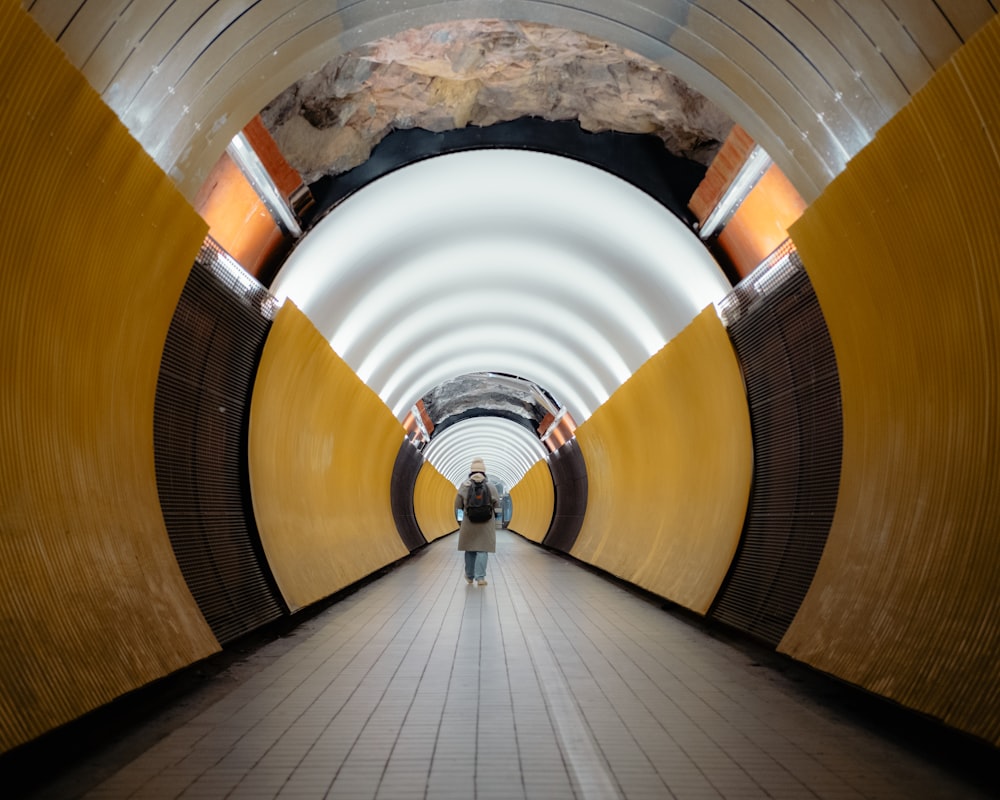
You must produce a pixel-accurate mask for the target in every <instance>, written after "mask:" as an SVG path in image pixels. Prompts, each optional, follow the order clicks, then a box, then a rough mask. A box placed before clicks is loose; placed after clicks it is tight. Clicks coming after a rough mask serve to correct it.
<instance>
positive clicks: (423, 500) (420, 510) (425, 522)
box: [413, 461, 458, 542]
mask: <svg viewBox="0 0 1000 800" xmlns="http://www.w3.org/2000/svg"><path fill="white" fill-rule="evenodd" d="M413 508H414V511H415V513H416V517H417V525H418V526H419V527H420V532H421V533H422V534H423V535H424V538H425V539H426V540H427V541H428V542H432V541H434V540H435V539H440V538H441V537H442V536H444V535H445V534H448V533H452V532H453V531H456V530H458V520H456V519H455V484H453V483H452V482H451V481H449V480H448V479H447V478H446V477H445V476H444V475H442V474H441V473H440V472H438V471H437V468H436V467H435V466H434V465H433V464H431V463H430V462H429V461H425V462H424V465H423V466H422V467H421V468H420V472H418V473H417V483H416V486H414V487H413Z"/></svg>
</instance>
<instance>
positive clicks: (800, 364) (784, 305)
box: [709, 244, 843, 645]
mask: <svg viewBox="0 0 1000 800" xmlns="http://www.w3.org/2000/svg"><path fill="white" fill-rule="evenodd" d="M720 312H721V314H722V318H723V321H724V322H725V324H726V326H727V329H728V331H729V335H730V338H731V340H732V342H733V347H734V349H735V350H736V354H737V358H738V359H739V362H740V366H741V368H742V370H743V374H744V379H745V381H746V389H747V399H748V402H749V406H750V425H751V429H752V436H753V449H754V471H753V488H752V490H751V493H750V502H749V507H748V510H747V517H746V522H745V524H744V530H743V536H742V538H741V542H740V546H739V549H738V551H737V554H736V557H735V559H734V561H733V566H732V567H731V569H730V571H729V574H728V576H727V578H726V580H725V582H724V583H723V586H722V589H721V590H720V592H719V595H718V596H717V598H716V600H715V603H714V604H713V607H712V609H711V610H710V611H709V617H711V618H714V619H717V620H719V621H721V622H724V623H726V624H727V625H731V626H733V627H735V628H737V629H739V630H742V631H745V632H747V633H749V634H751V635H753V636H755V637H757V638H760V639H762V640H764V641H766V642H768V643H770V644H772V645H777V644H778V642H779V641H780V640H781V637H782V636H783V635H784V633H785V631H786V630H787V629H788V626H789V625H790V624H791V621H792V618H793V617H794V616H795V614H796V612H797V611H798V609H799V606H800V605H801V603H802V599H803V598H804V597H805V594H806V591H808V589H809V585H810V583H811V582H812V578H813V575H814V574H815V571H816V567H817V565H818V563H819V559H820V556H821V555H822V553H823V548H824V546H825V544H826V538H827V535H828V534H829V531H830V525H831V523H832V521H833V513H834V510H835V508H836V504H837V492H838V489H839V485H840V462H841V447H842V440H843V428H842V418H841V405H840V382H839V379H838V374H837V364H836V358H835V356H834V352H833V345H832V343H831V341H830V336H829V333H828V332H827V328H826V323H825V320H824V318H823V314H822V311H821V310H820V307H819V303H818V301H817V300H816V295H815V293H814V292H813V289H812V285H811V283H810V282H809V278H808V276H807V275H806V273H805V270H804V269H803V268H802V264H801V261H800V260H799V258H798V255H797V253H795V251H794V249H793V248H792V247H791V245H790V244H787V245H786V246H785V247H784V248H783V249H782V250H780V251H779V252H777V253H775V254H774V256H772V259H771V260H770V261H769V263H767V264H765V265H763V266H762V267H760V268H758V270H756V271H755V272H754V273H753V274H752V275H750V276H749V277H748V278H747V279H746V280H745V281H743V282H741V283H740V285H739V286H737V287H736V288H735V289H734V291H733V292H732V294H731V295H730V296H729V297H728V298H727V299H726V301H725V302H724V303H722V304H720Z"/></svg>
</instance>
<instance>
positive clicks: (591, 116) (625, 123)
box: [261, 20, 732, 183]
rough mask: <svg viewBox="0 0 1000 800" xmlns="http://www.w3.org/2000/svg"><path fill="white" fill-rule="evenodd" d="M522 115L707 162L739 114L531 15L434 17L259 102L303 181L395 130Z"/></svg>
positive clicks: (335, 169) (364, 154)
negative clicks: (642, 138)
mask: <svg viewBox="0 0 1000 800" xmlns="http://www.w3.org/2000/svg"><path fill="white" fill-rule="evenodd" d="M524 116H535V117H541V118H543V119H547V120H573V119H575V120H578V121H579V123H580V125H581V127H583V128H584V129H585V130H588V131H592V132H600V131H607V130H614V131H619V132H622V133H645V134H654V135H656V136H658V137H659V138H661V139H662V140H663V142H664V145H665V146H666V147H667V149H668V150H669V151H670V152H671V153H673V154H674V155H677V156H682V157H685V158H690V159H693V160H695V161H698V162H699V163H701V164H704V165H706V166H707V165H708V164H709V163H710V162H711V159H712V158H713V157H714V155H715V153H716V152H717V151H718V148H719V146H720V144H721V142H722V141H723V140H724V139H725V136H726V134H727V133H728V132H729V129H730V128H731V127H732V120H730V119H729V118H728V117H727V116H726V115H725V114H724V113H723V112H722V111H720V110H719V109H718V108H717V107H716V106H714V105H713V104H712V103H710V102H709V101H708V100H706V99H705V98H704V97H703V96H702V95H700V94H698V93H697V92H695V91H694V90H692V89H691V88H690V87H688V86H687V85H686V84H685V83H683V82H682V81H681V80H679V79H678V78H676V77H675V76H674V75H672V74H671V73H669V72H668V71H667V70H665V69H663V68H662V67H660V66H658V65H656V64H654V63H653V62H651V61H649V60H647V59H644V58H642V57H640V56H638V55H636V54H635V53H632V52H630V51H627V50H624V49H622V48H619V47H616V46H614V45H611V44H608V43H607V42H603V41H600V40H597V39H593V38H590V37H588V36H584V35H583V34H580V33H575V32H573V31H568V30H563V29H560V28H554V27H550V26H546V25H538V24H532V23H524V22H506V21H498V20H474V21H463V22H452V23H444V24H438V25H430V26H427V27H424V28H418V29H414V30H409V31H405V32H403V33H401V34H399V35H398V36H395V37H391V38H386V39H379V40H377V41H375V42H372V43H371V44H369V45H367V46H366V47H364V48H361V49H359V50H356V51H353V52H350V53H346V54H344V55H343V56H341V57H339V58H337V59H335V60H333V61H331V62H329V63H328V64H327V65H326V66H325V67H324V68H323V69H321V70H320V71H319V72H316V73H312V74H310V75H308V76H306V77H305V78H303V79H302V80H301V81H299V82H298V83H296V84H294V85H292V86H291V87H289V88H288V89H287V90H286V91H285V92H283V93H282V94H281V95H279V96H278V97H277V98H275V99H274V100H273V101H272V102H271V103H270V104H269V105H268V106H267V108H265V109H264V111H263V112H262V113H261V118H262V119H263V121H264V124H265V126H267V128H268V129H269V130H270V132H271V134H272V136H273V137H274V138H275V140H276V141H277V143H278V147H279V148H280V149H281V151H282V153H283V154H284V156H285V158H286V159H288V161H289V163H291V165H292V166H293V167H295V168H296V169H297V170H298V171H299V172H300V173H301V174H302V177H303V179H304V180H305V181H306V183H312V182H314V181H316V180H318V179H319V178H321V177H322V176H324V175H336V174H339V173H341V172H345V171H347V170H349V169H351V168H353V167H355V166H357V165H358V164H361V163H362V162H364V161H365V160H366V159H367V158H368V156H369V154H370V153H371V150H372V148H373V147H374V146H375V145H376V144H378V142H379V141H381V139H382V138H383V137H384V136H385V135H386V134H388V133H390V132H391V131H392V130H395V129H408V128H414V127H419V128H424V129H426V130H429V131H445V130H451V129H453V128H462V127H465V126H467V125H477V126H486V125H492V124H494V123H497V122H505V121H509V120H514V119H518V118H520V117H524Z"/></svg>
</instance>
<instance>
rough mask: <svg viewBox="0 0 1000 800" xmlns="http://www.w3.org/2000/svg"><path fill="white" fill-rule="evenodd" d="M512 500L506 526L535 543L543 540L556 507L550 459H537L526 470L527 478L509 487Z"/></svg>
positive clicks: (525, 475) (525, 476)
mask: <svg viewBox="0 0 1000 800" xmlns="http://www.w3.org/2000/svg"><path fill="white" fill-rule="evenodd" d="M584 486H586V484H584ZM510 499H511V517H510V521H509V523H508V525H507V527H508V528H510V529H511V530H512V531H514V532H516V533H519V534H521V536H524V537H525V538H527V539H531V540H532V541H533V542H538V543H541V541H542V540H543V539H544V538H545V534H547V533H548V532H549V526H550V525H551V523H552V512H553V510H554V508H555V486H554V485H553V483H552V473H551V472H550V471H549V465H548V461H538V462H536V463H535V464H534V465H533V466H532V467H531V469H529V470H528V471H527V472H526V473H524V477H522V478H521V480H519V481H518V482H517V483H516V484H515V485H514V487H513V488H512V489H511V490H510ZM584 503H586V495H584ZM584 507H586V506H584ZM574 538H575V536H574Z"/></svg>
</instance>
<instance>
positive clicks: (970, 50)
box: [780, 18, 1000, 744]
mask: <svg viewBox="0 0 1000 800" xmlns="http://www.w3.org/2000/svg"><path fill="white" fill-rule="evenodd" d="M998 87H1000V19H998V18H995V19H994V20H993V21H992V22H991V23H989V24H988V25H987V26H986V27H985V28H984V29H983V30H982V31H981V33H979V34H978V35H976V36H975V37H974V38H973V39H972V40H971V41H970V42H969V43H968V44H967V45H965V47H963V49H962V50H960V51H959V52H958V53H957V54H956V56H955V57H954V58H953V60H952V61H951V62H949V63H948V64H947V65H945V66H944V67H942V68H941V70H939V72H938V73H937V74H936V75H935V76H934V78H933V80H931V81H930V83H929V84H928V85H927V86H926V87H925V88H924V89H923V90H922V91H921V92H920V93H919V94H917V95H916V96H915V97H914V99H913V101H912V102H911V103H910V105H908V106H907V107H906V108H905V109H903V110H902V111H901V112H900V113H899V114H898V115H897V116H896V117H894V118H893V120H892V121H891V122H890V123H889V124H887V125H886V126H885V127H884V128H882V130H881V131H880V132H879V134H878V136H877V138H876V139H875V140H874V142H873V143H872V144H871V145H870V146H869V147H868V148H866V149H865V150H864V151H863V152H862V153H860V154H859V155H858V156H857V157H856V158H855V159H854V160H853V161H851V163H850V164H849V165H848V168H847V170H846V171H845V173H844V174H843V175H841V176H840V178H838V179H837V180H836V181H835V182H834V183H833V184H831V186H830V187H829V188H828V189H827V191H826V192H825V193H824V194H823V195H822V197H820V198H819V200H817V201H816V203H815V204H814V205H813V206H812V207H811V208H810V209H809V210H808V211H807V213H806V215H805V216H804V217H803V218H802V220H801V221H800V222H799V223H797V224H796V225H795V226H794V227H793V229H792V234H793V238H794V240H795V242H796V244H797V246H798V248H799V252H800V254H801V256H802V259H803V261H804V263H805V265H806V267H807V269H808V271H809V276H810V278H811V280H812V282H813V285H814V286H815V289H816V295H817V297H818V298H819V301H820V304H821V305H822V307H823V312H824V314H825V316H826V319H827V323H828V325H829V329H830V335H831V338H832V340H833V345H834V349H835V351H836V354H837V362H838V365H839V369H840V382H841V388H842V392H843V414H844V450H843V469H842V474H841V487H840V499H839V503H838V507H837V511H836V514H835V517H834V521H833V526H832V529H831V531H830V536H829V539H828V541H827V545H826V550H825V551H824V555H823V558H822V560H821V562H820V565H819V569H818V571H817V573H816V577H815V579H814V581H813V585H812V588H811V589H810V591H809V593H808V595H807V596H806V599H805V602H804V603H803V605H802V608H801V610H800V611H799V614H798V616H797V617H796V618H795V620H794V621H793V623H792V625H791V627H790V628H789V630H788V633H787V634H786V636H785V638H784V639H783V641H782V642H781V646H780V649H781V650H783V651H785V652H787V653H789V654H791V655H792V656H794V657H795V658H798V659H801V660H802V661H805V662H808V663H810V664H813V665H815V666H817V667H819V668H820V669H822V670H824V671H825V672H829V673H832V674H834V675H837V676H839V677H841V678H844V679H846V680H848V681H851V682H853V683H856V684H859V685H861V686H863V687H865V688H867V689H870V690H872V691H874V692H877V693H879V694H881V695H885V696H887V697H890V698H892V699H893V700H895V701H898V702H900V703H902V704H904V705H906V706H909V707H911V708H915V709H918V710H920V711H922V712H925V713H927V714H930V715H932V716H935V717H938V718H939V719H942V720H943V721H944V722H946V723H948V724H949V725H952V726H955V727H957V728H961V729H963V730H965V731H968V732H969V733H972V734H974V735H976V736H979V737H982V738H984V739H986V740H988V741H991V742H993V743H994V744H1000V695H998V693H997V691H996V687H997V686H998V685H1000V600H998V597H1000V593H998V591H997V576H998V575H1000V536H998V535H997V520H998V519H1000V426H998V420H1000V390H998V386H1000V212H998V209H1000V149H998V142H1000V89H998Z"/></svg>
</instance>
